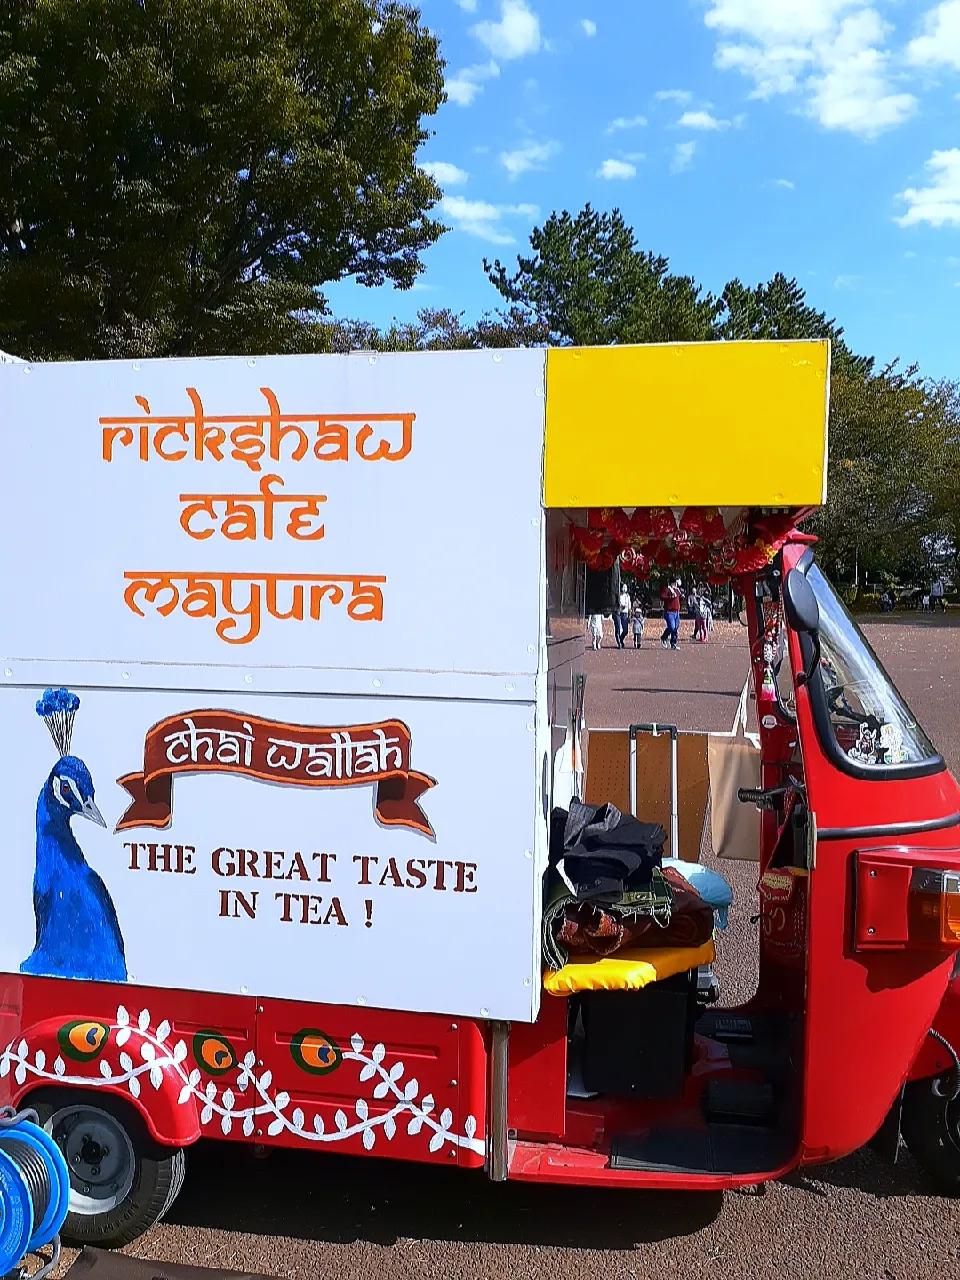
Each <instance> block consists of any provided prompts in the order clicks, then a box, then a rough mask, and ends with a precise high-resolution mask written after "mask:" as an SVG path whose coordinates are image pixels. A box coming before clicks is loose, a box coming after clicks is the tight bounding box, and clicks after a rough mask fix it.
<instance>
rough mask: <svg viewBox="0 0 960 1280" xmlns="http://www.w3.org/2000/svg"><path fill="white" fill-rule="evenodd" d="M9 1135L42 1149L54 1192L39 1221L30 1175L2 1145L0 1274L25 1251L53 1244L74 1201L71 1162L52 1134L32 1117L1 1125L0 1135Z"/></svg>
mask: <svg viewBox="0 0 960 1280" xmlns="http://www.w3.org/2000/svg"><path fill="white" fill-rule="evenodd" d="M5 1137H6V1138H13V1139H15V1140H16V1141H18V1142H22V1143H24V1144H25V1145H26V1146H29V1147H32V1148H33V1149H34V1150H35V1151H37V1152H39V1154H40V1155H41V1157H42V1158H43V1162H44V1165H45V1166H46V1170H47V1177H48V1179H49V1184H50V1194H49V1199H48V1203H47V1208H46V1211H45V1212H44V1215H43V1218H42V1219H41V1221H40V1222H37V1221H36V1214H35V1209H34V1204H33V1199H32V1196H31V1194H30V1189H29V1187H28V1185H27V1182H26V1179H25V1178H24V1176H23V1173H22V1172H21V1170H20V1169H19V1168H18V1166H17V1164H16V1163H15V1161H14V1160H13V1159H12V1158H11V1157H10V1156H9V1155H8V1154H7V1153H6V1152H5V1151H4V1150H3V1149H2V1146H0V1275H6V1274H7V1272H8V1271H12V1270H13V1268H14V1267H15V1266H16V1265H17V1264H18V1263H19V1262H20V1261H21V1259H22V1258H23V1257H24V1255H25V1254H27V1253H33V1252H34V1251H35V1250H37V1249H42V1248H43V1247H44V1246H45V1245H48V1244H50V1242H51V1241H52V1240H53V1238H54V1236H56V1235H57V1234H58V1232H59V1231H60V1228H61V1227H62V1226H63V1222H64V1219H65V1218H66V1216H67V1209H68V1207H69V1201H70V1175H69V1173H68V1172H67V1162H66V1161H65V1160H64V1158H63V1153H62V1152H61V1151H60V1148H59V1147H58V1146H57V1144H56V1143H55V1142H54V1141H53V1139H52V1138H51V1137H50V1135H49V1134H47V1133H45V1132H44V1130H43V1129H41V1128H39V1127H38V1126H37V1125H35V1124H32V1123H31V1122H30V1121H29V1120H21V1121H20V1122H19V1123H18V1124H16V1125H13V1126H11V1127H10V1128H4V1129H0V1139H2V1138H5Z"/></svg>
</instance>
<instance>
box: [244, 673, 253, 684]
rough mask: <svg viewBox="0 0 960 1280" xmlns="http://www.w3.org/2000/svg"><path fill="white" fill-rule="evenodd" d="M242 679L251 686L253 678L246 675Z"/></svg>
mask: <svg viewBox="0 0 960 1280" xmlns="http://www.w3.org/2000/svg"><path fill="white" fill-rule="evenodd" d="M243 678H244V680H245V681H246V682H247V684H253V676H251V675H246V676H244V677H243Z"/></svg>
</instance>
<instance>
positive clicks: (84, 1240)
mask: <svg viewBox="0 0 960 1280" xmlns="http://www.w3.org/2000/svg"><path fill="white" fill-rule="evenodd" d="M80 1101H85V1102H89V1103H90V1105H91V1106H92V1107H96V1108H98V1109H99V1110H100V1111H105V1112H107V1113H108V1114H109V1115H110V1116H112V1117H113V1119H114V1120H115V1121H117V1122H118V1123H119V1124H120V1125H122V1127H123V1129H124V1130H125V1132H126V1134H127V1137H128V1138H129V1139H130V1145H131V1146H132V1148H133V1157H134V1170H133V1185H132V1186H131V1188H130V1191H129V1192H128V1194H127V1196H126V1197H125V1198H124V1199H123V1200H122V1201H121V1202H120V1204H118V1205H115V1206H114V1207H113V1208H112V1209H109V1210H107V1211H105V1212H104V1213H97V1214H86V1213H74V1212H72V1211H71V1212H69V1213H68V1214H67V1219H66V1221H65V1222H64V1224H63V1229H62V1230H61V1232H60V1236H61V1239H62V1240H63V1241H64V1243H65V1244H72V1245H77V1246H78V1247H79V1246H82V1245H85V1244H90V1245H97V1246H99V1247H100V1248H103V1249H120V1248H122V1247H123V1246H124V1245H128V1244H131V1243H132V1242H133V1241H134V1240H136V1239H137V1238H138V1237H139V1236H142V1235H143V1233H144V1232H145V1231H147V1230H149V1228H150V1227H152V1226H153V1225H154V1223H156V1222H159V1221H160V1219H161V1218H163V1217H164V1215H165V1214H166V1213H168V1212H169V1210H170V1208H171V1206H172V1205H173V1202H174V1200H176V1198H177V1196H178V1195H179V1194H180V1190H181V1188H182V1187H183V1181H184V1177H185V1176H186V1169H187V1153H186V1151H185V1150H184V1149H183V1148H182V1147H163V1146H161V1145H160V1144H159V1143H158V1142H155V1141H154V1139H153V1138H151V1136H150V1133H149V1131H148V1130H147V1126H146V1125H145V1124H144V1122H143V1119H142V1117H141V1116H140V1113H139V1112H138V1111H137V1110H136V1109H135V1108H134V1107H132V1106H131V1105H130V1104H129V1103H126V1102H124V1101H123V1099H122V1098H117V1097H115V1096H114V1095H113V1094H109V1093H106V1092H101V1090H99V1089H98V1090H96V1091H94V1090H89V1089H43V1090H39V1091H38V1092H37V1093H34V1094H32V1095H31V1096H30V1097H29V1099H27V1100H26V1102H25V1104H24V1105H26V1106H32V1107H35V1108H36V1110H37V1114H38V1115H39V1117H40V1123H41V1125H44V1126H46V1124H47V1123H48V1121H49V1120H50V1118H51V1117H52V1116H53V1114H54V1113H55V1112H56V1111H59V1110H61V1109H62V1108H64V1107H70V1106H76V1105H77V1103H78V1102H80Z"/></svg>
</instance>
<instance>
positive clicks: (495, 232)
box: [440, 196, 540, 244]
mask: <svg viewBox="0 0 960 1280" xmlns="http://www.w3.org/2000/svg"><path fill="white" fill-rule="evenodd" d="M440 209H441V212H443V213H445V214H446V216H447V217H448V218H449V219H450V221H451V222H452V223H453V224H454V227H455V228H456V230H457V231H464V232H466V234H467V235H470V236H477V237H478V238H479V239H481V240H488V241H489V242H490V243H491V244H513V243H515V242H514V238H513V236H512V235H511V234H510V232H509V231H508V230H507V229H506V228H505V227H504V226H502V225H501V224H502V221H503V219H504V218H512V217H517V218H525V219H526V220H527V221H530V220H532V219H533V218H536V217H537V215H538V214H539V212H540V210H539V209H538V208H537V206H536V205H535V204H488V203H487V202H486V201H485V200H467V199H465V198H464V197H463V196H444V198H443V199H442V200H441V202H440Z"/></svg>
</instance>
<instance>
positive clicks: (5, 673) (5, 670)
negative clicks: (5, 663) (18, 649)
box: [3, 667, 13, 676]
mask: <svg viewBox="0 0 960 1280" xmlns="http://www.w3.org/2000/svg"><path fill="white" fill-rule="evenodd" d="M3 674H4V675H5V676H12V675H13V672H12V671H11V670H10V668H9V667H4V668H3Z"/></svg>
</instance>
